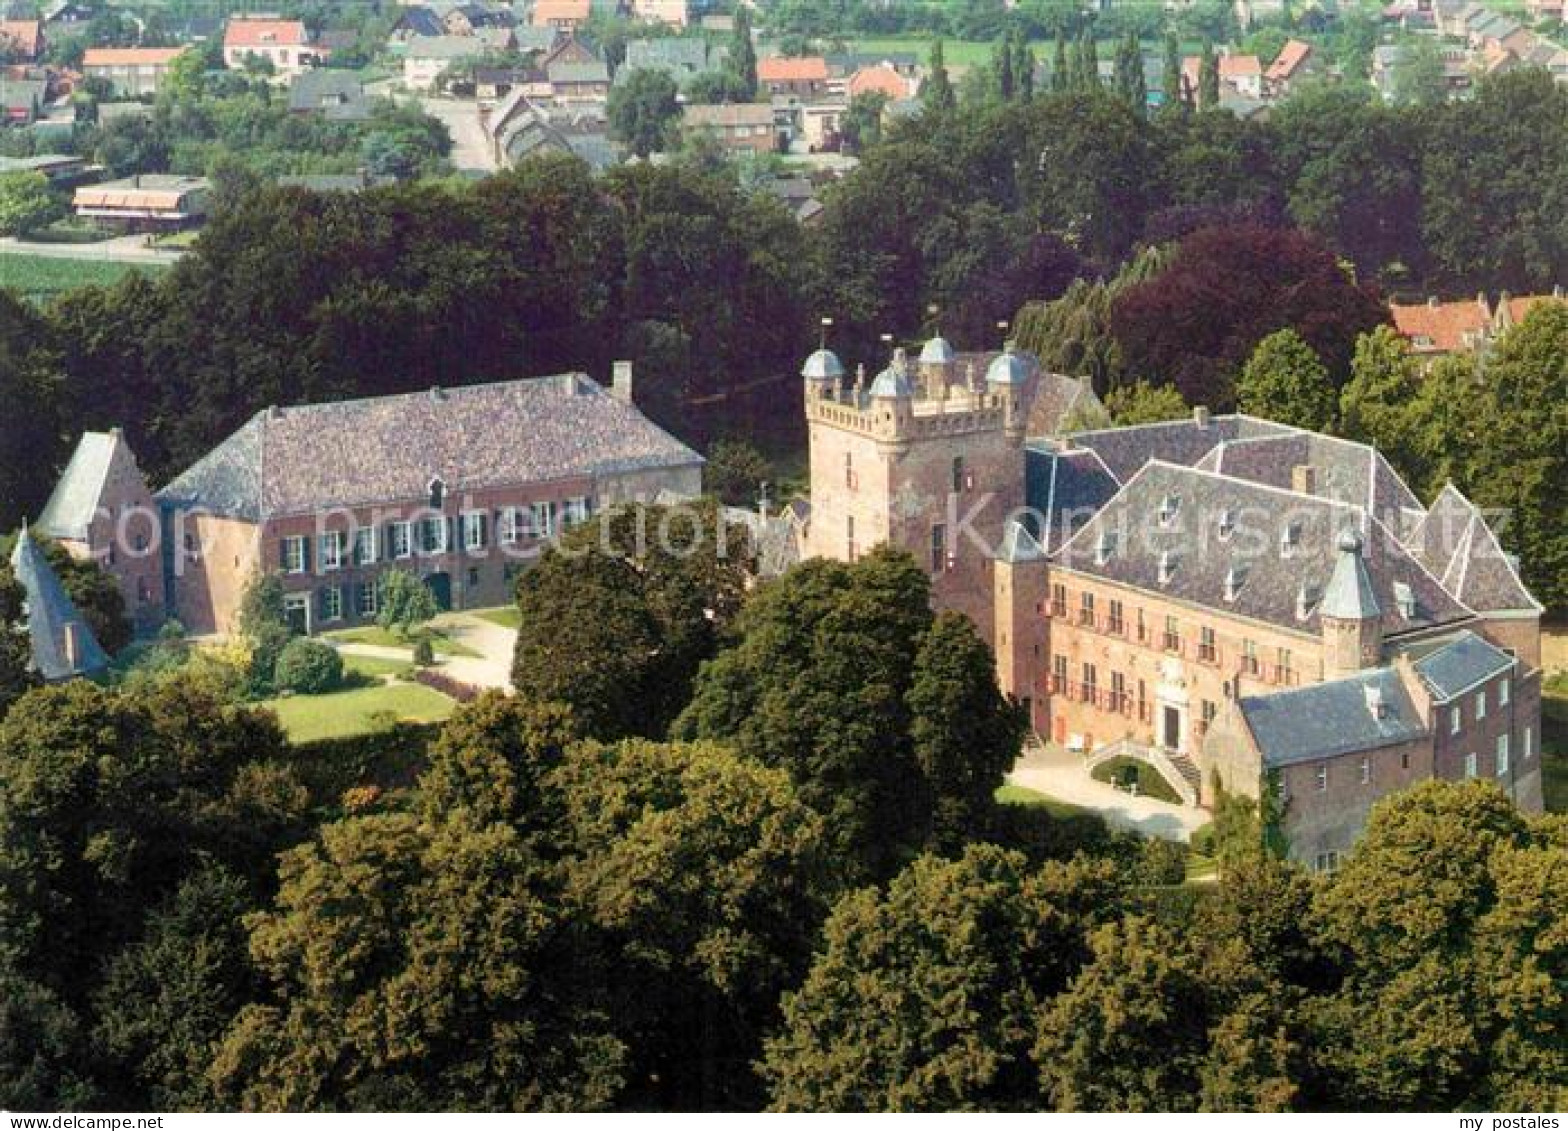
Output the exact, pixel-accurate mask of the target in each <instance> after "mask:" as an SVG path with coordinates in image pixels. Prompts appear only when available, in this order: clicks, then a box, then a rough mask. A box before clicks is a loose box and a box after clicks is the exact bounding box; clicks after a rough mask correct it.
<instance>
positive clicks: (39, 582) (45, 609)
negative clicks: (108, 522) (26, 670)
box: [11, 529, 109, 680]
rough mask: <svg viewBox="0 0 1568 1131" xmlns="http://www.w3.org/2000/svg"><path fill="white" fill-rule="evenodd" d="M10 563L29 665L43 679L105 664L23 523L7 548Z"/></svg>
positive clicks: (67, 676) (101, 652) (97, 668)
mask: <svg viewBox="0 0 1568 1131" xmlns="http://www.w3.org/2000/svg"><path fill="white" fill-rule="evenodd" d="M11 569H12V570H13V571H15V573H16V579H17V581H19V582H20V583H21V585H22V590H23V592H24V593H25V594H26V603H27V634H28V639H29V642H30V644H31V648H32V667H33V670H34V671H36V672H37V673H38V674H39V675H41V676H42V677H43V678H44V679H46V680H59V679H70V678H71V677H72V676H78V675H86V674H88V673H90V672H95V671H100V670H102V669H103V668H105V667H107V666H108V664H109V657H108V656H107V655H106V654H105V653H104V650H103V648H102V647H101V646H100V645H99V643H98V638H97V637H96V636H94V635H93V630H92V629H91V628H89V627H88V626H87V622H86V621H85V620H83V619H82V615H81V613H79V612H77V610H76V606H75V605H74V604H72V602H71V598H70V597H69V596H68V595H67V594H66V592H65V586H63V585H61V584H60V579H59V577H57V576H56V575H55V572H54V570H53V569H51V568H50V566H49V562H48V559H46V558H45V557H44V551H43V547H41V546H39V544H38V543H37V542H36V541H34V539H33V537H32V536H31V535H30V534H28V532H27V531H26V529H23V531H22V534H21V537H19V538H17V540H16V547H15V548H14V549H13V550H12V551H11ZM67 633H74V635H75V638H76V655H75V657H74V658H73V657H72V656H71V655H70V654H69V651H68V649H67V647H66V635H67Z"/></svg>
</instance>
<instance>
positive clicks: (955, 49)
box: [850, 37, 1038, 67]
mask: <svg viewBox="0 0 1568 1131" xmlns="http://www.w3.org/2000/svg"><path fill="white" fill-rule="evenodd" d="M850 50H851V51H854V52H855V53H856V54H860V55H875V54H876V53H877V52H879V51H886V52H887V53H889V54H893V53H895V52H904V51H913V52H918V53H919V55H920V61H921V63H927V62H929V61H930V58H931V40H930V39H927V38H923V37H917V38H908V39H900V38H891V39H857V40H855V41H854V42H853V43H852V44H850ZM995 50H996V44H994V43H992V42H991V41H990V40H977V39H944V40H943V41H942V58H943V59H944V60H945V61H946V62H948V63H950V64H952V65H954V66H959V67H972V66H975V65H976V64H979V63H988V62H990V60H991V53H992V52H993V51H995ZM1036 53H1038V45H1037V46H1036Z"/></svg>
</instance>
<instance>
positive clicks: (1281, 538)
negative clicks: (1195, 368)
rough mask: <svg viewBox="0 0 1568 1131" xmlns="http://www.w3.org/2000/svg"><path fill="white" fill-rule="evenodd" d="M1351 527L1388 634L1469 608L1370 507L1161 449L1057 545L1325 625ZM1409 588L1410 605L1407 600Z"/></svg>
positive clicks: (1224, 604)
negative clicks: (1184, 459) (1168, 456)
mask: <svg viewBox="0 0 1568 1131" xmlns="http://www.w3.org/2000/svg"><path fill="white" fill-rule="evenodd" d="M1162 515H1163V516H1164V520H1163V521H1162ZM1226 526H1228V527H1229V531H1228V532H1224V530H1223V528H1225V527H1226ZM1351 528H1353V529H1355V530H1357V531H1358V532H1359V533H1360V535H1361V538H1362V540H1363V543H1364V546H1363V550H1362V552H1363V555H1364V560H1365V563H1366V568H1367V573H1368V575H1369V577H1370V580H1371V586H1372V592H1373V594H1374V596H1375V599H1376V601H1377V605H1378V608H1379V609H1380V610H1382V617H1381V619H1382V627H1383V632H1384V634H1385V636H1395V635H1397V634H1400V633H1408V632H1410V631H1413V630H1416V629H1423V628H1430V627H1432V626H1435V625H1442V624H1449V623H1452V622H1455V621H1459V620H1462V619H1466V618H1468V617H1470V616H1471V615H1472V614H1471V612H1470V610H1469V609H1467V608H1465V607H1464V606H1463V605H1462V604H1460V603H1459V602H1458V601H1456V600H1455V599H1454V598H1453V597H1451V596H1450V595H1449V594H1448V593H1447V592H1445V591H1444V589H1443V587H1442V586H1441V585H1440V584H1439V583H1438V580H1437V579H1436V578H1435V577H1433V576H1432V575H1431V574H1430V573H1428V572H1427V571H1426V570H1425V569H1424V568H1423V567H1422V566H1421V564H1420V563H1419V562H1418V561H1417V560H1416V559H1415V558H1414V557H1413V556H1412V555H1411V553H1410V552H1409V551H1408V550H1407V549H1406V548H1405V547H1404V546H1403V545H1402V544H1401V543H1400V541H1399V539H1398V538H1397V537H1395V535H1394V534H1393V533H1392V532H1391V531H1389V529H1388V528H1387V527H1385V526H1384V525H1383V524H1382V523H1381V522H1379V521H1378V520H1377V519H1376V518H1375V517H1369V516H1368V515H1367V514H1366V511H1365V510H1364V508H1361V507H1357V506H1353V505H1351V504H1349V503H1345V502H1340V501H1338V500H1334V499H1325V498H1322V497H1319V496H1315V495H1304V494H1297V493H1295V492H1291V491H1285V490H1281V489H1279V488H1274V487H1268V486H1264V485H1261V484H1257V483H1251V482H1248V481H1246V480H1242V479H1236V478H1232V477H1230V476H1225V475H1218V474H1214V473H1212V472H1207V471H1200V470H1197V469H1195V468H1189V467H1181V466H1177V465H1175V464H1170V463H1165V462H1161V461H1155V462H1150V463H1148V464H1146V465H1145V466H1144V467H1143V469H1142V470H1141V471H1139V472H1138V473H1137V474H1136V475H1135V476H1134V477H1133V478H1132V479H1131V480H1130V481H1129V482H1128V483H1127V484H1126V485H1125V486H1124V487H1123V488H1122V490H1121V491H1120V492H1119V493H1118V494H1117V495H1116V497H1115V498H1113V499H1111V500H1110V502H1108V503H1106V504H1105V506H1104V507H1102V508H1101V509H1100V511H1099V513H1098V514H1097V515H1095V517H1094V518H1093V519H1092V520H1090V521H1089V522H1088V523H1087V524H1086V525H1085V526H1084V527H1082V528H1081V529H1080V530H1079V531H1078V533H1076V534H1075V535H1073V537H1072V539H1071V541H1069V542H1068V543H1067V544H1066V545H1065V546H1064V547H1061V548H1060V549H1053V552H1052V557H1053V560H1056V561H1058V562H1060V563H1061V564H1062V565H1064V566H1066V567H1068V568H1070V569H1073V570H1076V571H1078V572H1082V573H1087V574H1090V575H1092V576H1097V577H1103V578H1105V579H1106V580H1109V581H1114V582H1118V583H1121V584H1124V585H1127V586H1130V587H1133V588H1137V589H1142V590H1144V591H1147V592H1150V593H1157V594H1160V595H1162V596H1164V597H1167V598H1170V599H1172V600H1176V601H1181V602H1185V603H1187V604H1191V605H1197V606H1201V607H1205V608H1212V609H1219V610H1230V611H1231V612H1233V613H1234V614H1235V615H1236V616H1239V617H1245V618H1248V619H1251V620H1255V621H1260V622H1263V623H1267V624H1272V625H1275V626H1278V627H1281V628H1285V629H1291V630H1295V631H1300V632H1305V633H1310V634H1312V635H1317V634H1318V632H1319V631H1320V625H1319V621H1318V616H1319V605H1320V603H1321V600H1322V597H1323V593H1324V591H1325V589H1326V588H1327V586H1328V583H1329V580H1330V578H1331V576H1332V574H1333V570H1334V565H1335V560H1336V556H1337V554H1338V553H1339V550H1338V541H1339V537H1340V535H1341V534H1342V533H1344V531H1345V530H1346V529H1351ZM1102 534H1103V535H1108V537H1105V538H1102ZM1107 551H1109V552H1107ZM1406 591H1408V594H1409V596H1410V597H1411V598H1413V600H1414V607H1413V608H1411V606H1410V602H1409V601H1402V600H1401V596H1402V595H1403V594H1404V593H1405V592H1406ZM1407 611H1408V612H1409V614H1410V615H1408V616H1407V615H1406V612H1407Z"/></svg>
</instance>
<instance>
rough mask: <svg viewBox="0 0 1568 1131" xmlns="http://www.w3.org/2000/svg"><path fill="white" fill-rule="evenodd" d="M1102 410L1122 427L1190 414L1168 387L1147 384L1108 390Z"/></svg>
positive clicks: (1178, 395) (1177, 395)
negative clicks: (1104, 408) (1104, 409)
mask: <svg viewBox="0 0 1568 1131" xmlns="http://www.w3.org/2000/svg"><path fill="white" fill-rule="evenodd" d="M1105 407H1106V410H1107V411H1108V412H1109V413H1110V414H1111V419H1112V420H1113V421H1115V422H1116V424H1118V425H1119V426H1121V427H1124V428H1125V427H1127V426H1128V425H1132V424H1158V423H1159V422H1160V421H1162V420H1180V419H1182V418H1183V417H1186V416H1187V415H1189V414H1190V413H1191V411H1192V410H1191V409H1189V408H1188V407H1187V402H1186V401H1184V400H1182V396H1181V394H1180V393H1178V392H1177V391H1176V390H1175V389H1173V388H1172V387H1171V386H1169V385H1151V384H1149V383H1148V382H1147V381H1135V382H1134V383H1133V384H1131V385H1122V386H1120V387H1118V388H1115V389H1112V390H1111V391H1110V392H1109V393H1107V394H1106V397H1105Z"/></svg>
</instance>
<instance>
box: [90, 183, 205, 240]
mask: <svg viewBox="0 0 1568 1131" xmlns="http://www.w3.org/2000/svg"><path fill="white" fill-rule="evenodd" d="M211 187H212V186H211V185H210V184H209V183H208V181H207V179H206V178H205V177H186V176H180V175H178V174H174V173H138V174H137V175H136V176H134V177H126V178H125V179H124V180H119V181H104V182H103V183H102V184H96V185H83V186H81V187H80V188H78V189H77V190H76V195H75V196H74V197H73V198H72V201H71V207H72V208H73V209H74V210H75V212H76V214H77V215H78V216H80V217H82V218H83V219H86V220H98V221H100V222H103V223H108V224H113V225H117V226H119V227H122V228H125V229H126V230H128V231H133V232H154V231H177V230H179V229H181V228H189V227H193V226H195V225H197V224H199V223H201V222H202V221H203V220H204V219H206V216H207V197H208V194H209V192H210V191H211Z"/></svg>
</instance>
